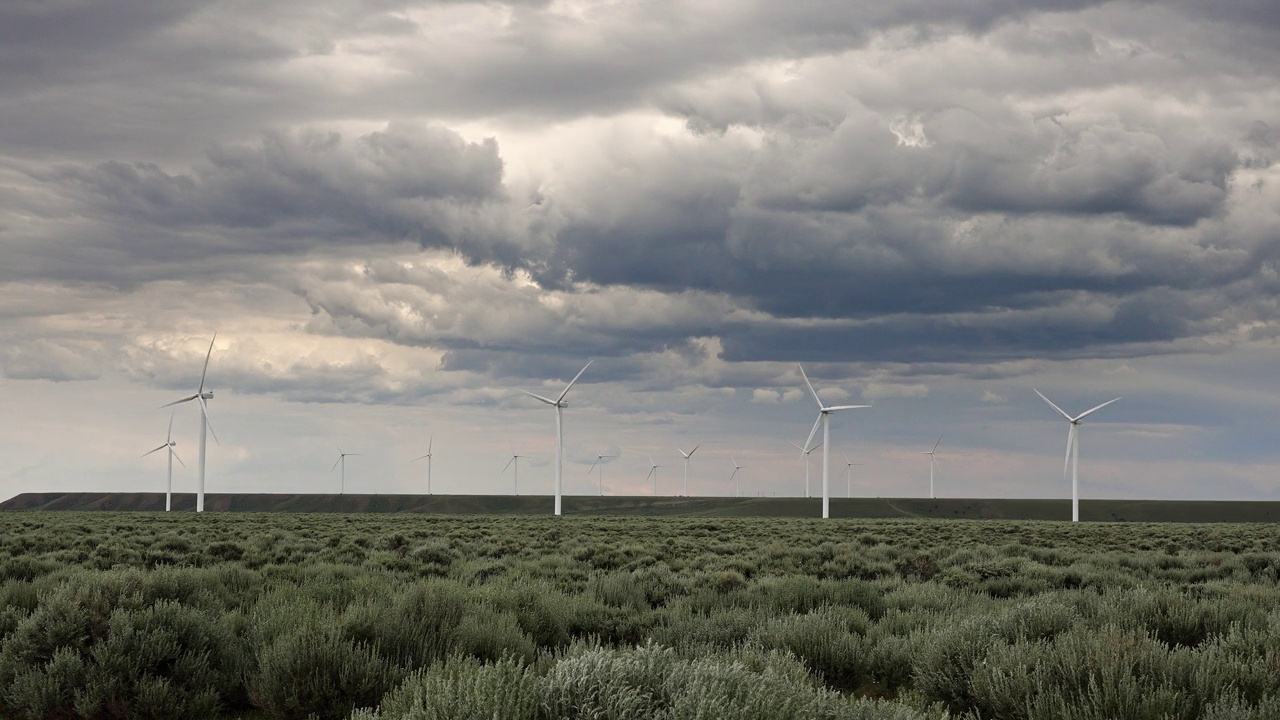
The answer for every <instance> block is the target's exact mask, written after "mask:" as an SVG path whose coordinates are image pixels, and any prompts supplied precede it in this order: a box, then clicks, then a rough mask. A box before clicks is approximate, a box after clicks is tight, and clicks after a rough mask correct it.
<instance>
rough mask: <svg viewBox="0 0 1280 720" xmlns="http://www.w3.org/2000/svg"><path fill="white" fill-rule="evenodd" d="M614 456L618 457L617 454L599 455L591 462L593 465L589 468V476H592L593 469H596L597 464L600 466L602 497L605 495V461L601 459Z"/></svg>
mask: <svg viewBox="0 0 1280 720" xmlns="http://www.w3.org/2000/svg"><path fill="white" fill-rule="evenodd" d="M614 457H617V455H597V456H596V461H595V462H593V463H591V467H589V468H587V477H591V471H592V470H595V469H596V466H597V465H599V466H600V497H604V463H602V462H600V461H601V460H604V459H606V458H614Z"/></svg>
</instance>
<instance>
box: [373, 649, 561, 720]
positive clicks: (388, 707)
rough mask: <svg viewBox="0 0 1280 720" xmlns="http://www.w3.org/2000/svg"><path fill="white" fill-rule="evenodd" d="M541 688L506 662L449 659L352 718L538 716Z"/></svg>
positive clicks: (532, 676)
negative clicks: (377, 704) (371, 708)
mask: <svg viewBox="0 0 1280 720" xmlns="http://www.w3.org/2000/svg"><path fill="white" fill-rule="evenodd" d="M541 699H542V688H541V683H540V681H539V678H538V677H537V676H536V675H535V674H534V673H533V672H532V670H530V668H529V667H527V666H525V665H523V664H522V663H520V662H518V661H516V660H512V659H510V658H508V659H504V660H499V661H498V662H496V663H492V664H481V663H480V662H479V661H478V660H476V659H475V658H471V657H453V658H449V659H448V660H445V661H443V662H439V663H436V664H435V665H433V666H431V668H429V669H428V670H425V671H423V672H420V673H417V674H414V675H412V676H410V677H409V678H408V679H407V680H405V682H404V683H403V684H402V685H401V686H400V687H398V688H396V689H395V690H393V691H391V692H390V693H389V694H388V695H387V696H386V697H385V698H384V699H383V701H382V705H381V707H379V708H378V709H376V710H360V711H357V712H355V713H354V714H352V716H351V720H378V719H380V718H382V719H385V720H494V718H513V719H514V718H520V719H521V720H536V719H537V718H540V717H543V716H542V715H541V714H540V713H541V708H540V702H541Z"/></svg>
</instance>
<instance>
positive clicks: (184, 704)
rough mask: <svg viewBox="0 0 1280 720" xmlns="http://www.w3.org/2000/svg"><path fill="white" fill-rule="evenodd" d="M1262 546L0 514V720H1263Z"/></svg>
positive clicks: (667, 523) (1273, 635) (1267, 660)
mask: <svg viewBox="0 0 1280 720" xmlns="http://www.w3.org/2000/svg"><path fill="white" fill-rule="evenodd" d="M1278 579H1280V529H1277V528H1275V527H1273V526H1270V525H1243V524H1242V525H1144V524H1102V523H1089V524H1081V525H1071V524H1068V523H1050V522H1004V521H993V522H955V521H953V522H946V521H932V520H919V521H911V520H860V521H855V520H833V521H828V522H823V521H818V520H796V519H777V518H774V519H763V518H699V519H691V518H644V517H628V518H571V517H563V518H552V517H467V518H457V517H453V518H451V517H442V516H400V515H375V516H370V515H296V514H295V515H268V514H236V515H223V514H204V515H200V516H197V515H193V514H170V515H165V514H154V513H147V514H142V513H136V514H135V513H107V512H96V513H58V514H50V513H9V514H5V515H3V516H0V638H2V639H0V716H4V717H13V718H48V719H55V718H104V719H106V718H179V717H181V718H190V719H191V720H198V719H201V718H209V719H216V718H280V719H282V720H293V719H297V720H304V719H305V718H309V717H315V718H320V719H331V718H332V719H336V718H353V719H358V720H375V719H378V720H401V719H403V720H410V719H415V720H416V719H426V718H432V719H434V718H440V719H445V718H477V719H479V718H488V719H491V718H546V719H548V720H550V719H553V718H573V719H577V718H584V719H585V718H600V719H616V720H629V719H632V718H635V719H640V718H646V719H647V718H663V719H666V718H670V719H672V720H676V719H684V718H690V719H692V718H830V719H832V720H838V719H842V718H863V719H866V720H873V719H894V720H899V719H900V720H917V719H921V720H923V719H934V718H947V717H950V718H1000V719H1005V718H1007V719H1010V720H1012V719H1015V718H1016V719H1023V718H1031V719H1034V720H1040V719H1045V720H1048V719H1049V718H1054V719H1059V718H1066V719H1068V720H1094V719H1096V720H1103V719H1110V718H1136V719H1143V718H1151V719H1153V720H1154V719H1156V718H1160V719H1170V720H1183V719H1186V720H1190V719H1192V718H1208V719H1210V720H1226V719H1227V718H1231V719H1235V718H1241V719H1249V718H1257V719H1259V720H1261V719H1263V718H1268V719H1271V718H1277V717H1280V585H1278V584H1277V581H1278Z"/></svg>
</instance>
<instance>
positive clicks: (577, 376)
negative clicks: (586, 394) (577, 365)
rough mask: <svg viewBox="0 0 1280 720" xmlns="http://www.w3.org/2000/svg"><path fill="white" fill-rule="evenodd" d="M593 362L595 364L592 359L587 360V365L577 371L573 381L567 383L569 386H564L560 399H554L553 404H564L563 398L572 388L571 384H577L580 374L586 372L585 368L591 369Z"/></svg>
mask: <svg viewBox="0 0 1280 720" xmlns="http://www.w3.org/2000/svg"><path fill="white" fill-rule="evenodd" d="M593 362H595V359H594V358H593V359H591V360H588V361H587V364H586V365H583V366H582V369H581V370H579V371H578V374H577V375H574V376H573V379H572V380H570V381H569V384H568V385H566V386H565V388H564V392H562V393H560V397H559V398H557V399H556V401H555V403H554V404H557V405H558V404H560V403H561V402H564V396H565V395H568V394H569V388H571V387H573V384H574V383H576V382H578V378H580V377H582V373H584V372H586V371H587V368H589V367H591V363H593Z"/></svg>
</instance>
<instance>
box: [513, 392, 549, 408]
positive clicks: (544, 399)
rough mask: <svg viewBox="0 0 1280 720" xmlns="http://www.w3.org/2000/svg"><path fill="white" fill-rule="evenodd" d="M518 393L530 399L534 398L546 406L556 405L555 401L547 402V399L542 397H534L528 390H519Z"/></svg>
mask: <svg viewBox="0 0 1280 720" xmlns="http://www.w3.org/2000/svg"><path fill="white" fill-rule="evenodd" d="M520 392H522V393H524V394H525V395H528V396H529V397H531V398H536V399H538V400H541V401H542V402H544V403H546V404H548V405H555V404H556V401H555V400H548V399H547V398H544V397H542V396H541V395H534V394H533V393H531V392H529V391H528V390H521V391H520Z"/></svg>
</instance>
